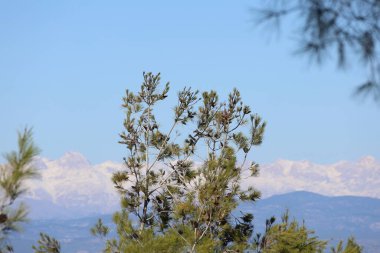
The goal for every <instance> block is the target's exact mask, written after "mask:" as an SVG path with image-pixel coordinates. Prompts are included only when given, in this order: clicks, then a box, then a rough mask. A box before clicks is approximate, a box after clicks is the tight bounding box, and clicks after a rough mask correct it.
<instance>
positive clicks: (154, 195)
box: [94, 73, 266, 252]
mask: <svg viewBox="0 0 380 253" xmlns="http://www.w3.org/2000/svg"><path fill="white" fill-rule="evenodd" d="M159 83H160V74H157V75H154V74H152V73H144V81H143V83H142V85H141V89H140V91H139V92H138V93H137V94H134V93H133V92H131V91H129V90H127V91H126V95H125V97H124V98H123V102H124V103H123V107H124V108H125V120H124V128H125V131H124V132H122V133H121V134H120V137H121V141H120V143H121V144H123V145H124V146H125V147H126V149H127V151H128V154H127V156H126V157H125V158H124V161H125V170H123V171H119V172H116V173H115V174H114V175H113V178H112V180H113V183H114V185H115V188H116V189H117V190H118V191H119V193H120V194H121V206H122V210H121V212H119V213H116V214H115V216H114V222H115V223H116V225H117V232H118V238H117V239H111V240H108V241H107V246H106V249H105V250H106V252H113V251H115V252H118V251H121V252H140V251H141V252H142V251H144V252H161V251H160V250H161V249H160V247H161V246H159V245H166V246H165V247H163V248H162V252H184V251H188V252H213V251H215V252H224V251H226V250H230V251H236V250H240V251H242V250H244V249H246V248H247V247H248V246H249V243H248V240H249V238H250V236H251V234H252V231H253V225H252V224H251V223H252V220H253V215H252V214H245V213H242V215H241V216H240V217H234V216H232V211H233V210H234V209H235V208H236V206H237V204H238V201H256V200H257V199H258V198H260V193H259V192H258V191H257V190H255V189H254V188H253V187H252V186H251V187H249V188H248V189H242V188H241V187H240V181H241V176H242V173H243V172H245V171H247V172H248V171H249V170H250V171H251V172H250V173H248V174H251V176H257V174H258V165H257V164H255V163H253V164H252V165H251V166H246V165H245V164H246V160H247V155H248V153H249V151H250V150H251V149H252V148H253V147H254V146H258V145H260V144H261V143H262V139H263V134H264V129H265V125H266V124H265V122H262V120H261V118H260V117H259V116H258V115H256V114H252V113H251V109H250V107H249V106H247V105H245V104H243V102H242V101H241V96H240V93H239V91H238V90H236V89H234V90H233V91H232V92H231V93H230V95H229V97H228V99H227V100H226V101H220V100H219V96H218V95H217V93H216V92H215V91H210V92H203V93H202V96H201V97H199V96H198V94H199V92H198V91H193V90H191V89H190V88H184V89H183V90H182V91H180V92H179V93H178V100H177V101H178V103H177V106H175V107H174V113H173V119H172V123H171V126H170V128H169V129H170V130H169V131H168V132H164V131H162V130H161V126H160V124H159V123H158V122H157V120H156V117H155V106H156V105H157V103H158V102H161V101H164V100H165V99H166V97H167V94H168V91H169V83H167V84H166V85H165V86H164V89H163V90H162V91H159ZM167 122H170V121H169V120H167ZM185 125H186V127H184V126H185ZM181 134H182V135H183V136H185V137H186V136H187V138H185V140H184V142H183V143H180V142H177V141H176V140H178V139H181V138H178V137H179V136H180V135H181ZM182 139H183V138H182ZM199 152H201V153H199ZM238 157H241V158H242V160H240V161H238ZM129 215H134V216H135V217H137V218H138V224H132V223H131V222H130V220H129ZM98 230H99V229H98ZM98 230H96V231H98ZM94 231H95V230H94ZM95 234H98V233H97V232H95ZM168 248H173V249H172V251H170V250H169V251H168ZM152 250H155V251H152Z"/></svg>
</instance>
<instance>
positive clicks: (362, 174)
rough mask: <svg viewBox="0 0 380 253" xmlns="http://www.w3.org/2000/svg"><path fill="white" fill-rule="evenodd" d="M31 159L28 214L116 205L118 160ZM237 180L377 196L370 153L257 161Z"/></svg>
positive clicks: (268, 189) (378, 177)
mask: <svg viewBox="0 0 380 253" xmlns="http://www.w3.org/2000/svg"><path fill="white" fill-rule="evenodd" d="M35 165H36V167H37V168H39V170H40V174H41V178H40V179H39V180H31V181H29V182H28V188H29V191H28V192H27V195H26V196H25V198H24V201H25V202H27V204H28V205H29V206H30V207H31V214H30V215H31V216H30V217H31V218H32V219H50V218H75V217H76V218H77V217H87V216H90V215H92V214H106V213H111V212H113V211H115V210H116V209H117V208H118V206H119V196H118V194H117V192H116V191H115V189H114V187H113V185H112V182H111V180H110V178H111V176H112V173H113V172H115V171H117V170H120V169H122V168H123V164H121V163H117V162H112V161H106V162H103V163H101V164H96V165H92V164H91V163H90V162H89V161H88V160H87V159H86V158H85V157H84V156H83V155H82V154H80V153H76V152H68V153H66V154H64V155H63V156H62V157H61V158H59V159H57V160H49V159H47V158H43V157H38V158H36V160H35ZM242 185H243V187H247V186H250V185H253V186H254V187H255V188H257V189H259V190H260V191H261V192H262V195H263V197H264V198H266V197H270V196H272V195H276V194H283V193H287V192H293V191H310V192H315V193H319V194H323V195H327V196H342V195H352V196H366V197H373V198H380V187H379V185H380V162H379V161H377V160H376V159H375V158H373V157H371V156H367V157H363V158H361V159H360V160H358V161H355V162H349V161H339V162H336V163H333V164H316V163H312V162H310V161H289V160H278V161H275V162H273V163H270V164H264V165H262V166H261V169H260V175H259V177H257V178H250V177H247V178H246V179H244V180H243V182H242ZM46 210H49V211H48V212H46Z"/></svg>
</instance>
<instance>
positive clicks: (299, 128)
mask: <svg viewBox="0 0 380 253" xmlns="http://www.w3.org/2000/svg"><path fill="white" fill-rule="evenodd" d="M252 2H253V1H187V2H184V1H133V2H132V1H107V2H106V1H60V2H58V1H1V0H0V126H1V127H0V140H1V141H0V152H2V153H4V152H6V151H9V150H11V149H13V148H15V139H16V131H17V129H21V128H23V127H24V126H25V125H28V126H32V127H33V128H34V132H35V140H36V142H37V144H38V145H39V146H40V147H41V149H42V155H43V156H46V157H48V158H51V159H56V158H58V157H59V156H61V155H62V154H63V153H65V152H67V151H78V152H80V153H83V154H84V155H85V156H86V157H87V158H88V159H89V160H90V161H91V162H93V163H98V162H102V161H105V160H114V161H121V158H122V156H123V155H124V149H123V147H122V146H121V145H119V144H117V141H118V133H119V132H120V131H121V130H122V120H123V112H122V109H121V106H120V104H121V98H122V96H123V94H124V91H125V89H127V88H128V89H131V90H136V89H138V87H139V85H140V83H141V81H142V72H143V71H152V72H161V73H162V78H163V81H171V92H170V94H171V95H172V97H171V98H170V99H169V100H168V102H167V103H166V104H165V105H162V110H160V116H161V117H162V118H165V117H170V115H169V113H170V108H172V107H173V106H174V104H175V98H174V97H173V96H175V94H176V91H178V90H179V89H181V88H182V87H184V86H192V87H194V88H195V89H199V90H210V89H215V90H217V91H218V92H219V93H221V94H222V95H226V94H228V92H229V91H230V90H231V89H232V88H233V87H237V88H238V89H239V90H240V91H241V93H242V96H243V99H244V101H246V103H248V104H249V105H251V107H252V109H253V110H254V111H255V112H257V113H259V114H260V115H262V117H263V118H264V119H265V120H266V121H267V122H268V128H267V132H266V135H265V141H264V144H263V145H262V146H261V147H260V148H259V149H257V150H256V151H254V152H253V153H252V154H251V156H250V158H251V159H254V160H255V161H259V162H263V163H267V162H271V161H274V160H277V159H280V158H283V159H291V160H311V161H314V162H319V163H328V162H334V161H337V160H342V159H344V160H356V159H358V158H360V157H362V156H365V155H372V156H375V157H376V158H377V159H379V158H380V149H379V144H378V143H379V140H380V131H379V129H380V117H379V115H380V107H379V106H377V105H375V104H374V103H371V102H369V101H367V102H364V103H360V102H359V101H358V100H357V99H353V98H352V96H351V95H352V92H353V89H354V87H355V85H357V84H358V83H360V82H362V81H363V80H365V72H364V71H362V70H361V69H360V68H356V67H357V66H358V65H360V64H356V63H354V62H351V63H350V65H351V66H352V68H348V69H347V70H346V71H344V72H341V71H337V69H336V68H335V66H334V64H333V63H331V64H330V63H328V64H326V65H323V66H322V67H318V66H313V65H310V64H309V63H308V61H307V60H306V59H304V58H300V57H295V56H294V55H293V54H292V52H293V49H294V43H293V42H292V41H291V39H289V36H288V35H287V33H286V32H283V33H282V36H280V38H274V39H273V38H272V39H270V38H269V37H270V36H268V33H266V32H265V31H264V29H254V26H253V24H252V22H250V20H251V14H250V11H249V9H250V7H251V6H252Z"/></svg>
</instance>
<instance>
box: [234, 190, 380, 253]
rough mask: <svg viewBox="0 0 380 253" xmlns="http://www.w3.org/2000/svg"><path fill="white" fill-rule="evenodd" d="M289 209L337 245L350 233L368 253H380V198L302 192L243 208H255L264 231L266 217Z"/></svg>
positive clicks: (256, 215)
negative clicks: (331, 195) (332, 195)
mask: <svg viewBox="0 0 380 253" xmlns="http://www.w3.org/2000/svg"><path fill="white" fill-rule="evenodd" d="M286 209H289V211H290V217H294V218H296V219H297V220H299V221H301V222H302V221H303V220H304V221H305V223H306V226H307V227H308V228H311V229H313V230H315V231H316V232H317V235H318V236H319V237H320V238H323V239H326V240H331V243H332V244H335V243H336V242H337V241H339V240H343V239H347V238H348V237H349V236H351V235H352V236H355V238H356V239H357V240H358V241H359V242H360V244H362V245H364V246H365V248H366V252H380V199H376V198H369V197H356V196H341V197H327V196H323V195H319V194H315V193H311V192H305V191H299V192H292V193H287V194H282V195H276V196H273V197H270V198H267V199H262V200H259V201H258V202H257V203H255V204H248V203H243V204H241V205H240V206H239V210H243V211H252V212H253V213H254V216H255V225H256V231H263V230H264V227H265V226H264V225H265V220H266V219H267V218H269V217H271V216H276V218H277V220H278V221H279V220H280V217H281V214H282V213H283V212H284V211H285V210H286Z"/></svg>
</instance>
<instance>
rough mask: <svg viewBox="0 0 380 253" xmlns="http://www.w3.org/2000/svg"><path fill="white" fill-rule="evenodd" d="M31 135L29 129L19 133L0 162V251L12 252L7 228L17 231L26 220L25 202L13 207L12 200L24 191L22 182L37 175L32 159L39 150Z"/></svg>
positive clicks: (9, 230)
mask: <svg viewBox="0 0 380 253" xmlns="http://www.w3.org/2000/svg"><path fill="white" fill-rule="evenodd" d="M32 137H33V136H32V130H31V129H25V130H24V131H23V132H22V133H20V132H19V133H18V150H17V151H13V152H10V153H7V154H5V159H6V164H4V165H0V192H1V198H0V252H12V248H11V246H10V245H8V242H7V236H8V234H9V232H11V231H18V230H19V229H20V228H19V224H20V223H21V222H24V221H26V216H27V209H26V207H25V205H24V204H22V203H21V204H19V205H18V206H16V207H14V202H15V200H16V199H17V198H19V197H20V196H21V195H22V194H23V193H24V192H25V191H26V188H25V186H24V184H25V181H26V180H27V179H31V178H35V177H37V176H38V173H37V169H36V168H35V167H34V166H33V165H32V160H33V157H34V156H36V155H38V153H39V149H38V148H37V146H36V145H35V144H34V142H33V138H32Z"/></svg>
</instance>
